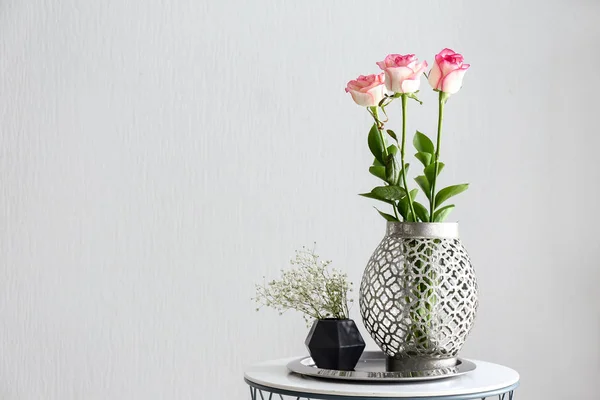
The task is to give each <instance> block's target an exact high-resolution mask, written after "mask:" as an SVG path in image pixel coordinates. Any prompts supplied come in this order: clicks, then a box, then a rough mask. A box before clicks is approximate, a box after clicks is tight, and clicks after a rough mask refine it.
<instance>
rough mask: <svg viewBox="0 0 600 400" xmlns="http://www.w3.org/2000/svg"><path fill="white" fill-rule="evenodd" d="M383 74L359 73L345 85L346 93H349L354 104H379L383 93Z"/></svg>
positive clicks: (365, 105) (367, 105)
mask: <svg viewBox="0 0 600 400" xmlns="http://www.w3.org/2000/svg"><path fill="white" fill-rule="evenodd" d="M384 89H385V86H384V83H383V74H379V75H375V74H373V75H367V76H364V75H361V76H359V77H358V78H356V79H355V80H353V81H350V82H348V85H346V93H350V95H351V96H352V99H353V100H354V102H355V103H356V104H358V105H359V106H363V107H374V106H377V105H379V102H380V101H381V100H383V97H384V94H385V90H384Z"/></svg>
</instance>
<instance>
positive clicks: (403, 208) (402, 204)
mask: <svg viewBox="0 0 600 400" xmlns="http://www.w3.org/2000/svg"><path fill="white" fill-rule="evenodd" d="M409 193H410V198H411V200H413V201H414V200H415V197H417V193H419V189H413V190H411V191H410V192H409ZM398 210H399V211H400V213H401V214H402V216H403V217H404V219H405V220H407V221H409V222H410V221H414V218H412V215H411V211H410V206H409V204H408V196H404V197H402V198H401V199H400V201H399V202H398ZM415 212H416V211H415Z"/></svg>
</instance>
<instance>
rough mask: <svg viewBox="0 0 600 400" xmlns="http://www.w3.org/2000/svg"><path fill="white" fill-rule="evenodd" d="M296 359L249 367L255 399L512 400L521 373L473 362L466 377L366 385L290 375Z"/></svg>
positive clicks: (250, 382)
mask: <svg viewBox="0 0 600 400" xmlns="http://www.w3.org/2000/svg"><path fill="white" fill-rule="evenodd" d="M295 359H296V358H286V359H280V360H273V361H267V362H263V363H260V364H255V365H252V366H251V367H249V368H248V369H247V370H246V372H245V374H244V380H245V381H246V383H247V384H248V385H249V386H250V396H251V399H252V400H273V397H274V395H276V396H277V397H276V399H278V398H280V399H281V400H284V398H283V396H292V397H295V398H297V399H300V398H306V399H324V400H363V399H377V400H409V399H413V400H426V399H432V400H433V399H435V400H467V399H488V400H489V399H491V398H493V397H494V396H497V398H498V399H500V400H512V399H513V396H514V390H515V389H516V388H517V386H518V385H519V374H518V373H517V372H516V371H515V370H512V369H510V368H508V367H504V366H502V365H498V364H492V363H489V362H485V361H475V360H471V361H473V362H474V363H475V364H477V368H476V369H475V370H474V371H472V372H469V373H467V374H465V375H460V376H456V377H451V378H445V379H438V380H432V381H426V382H410V383H409V382H407V383H394V384H386V383H364V382H360V383H358V382H344V381H335V380H326V379H316V378H311V377H306V376H303V375H298V374H295V373H292V372H289V371H288V369H287V367H286V365H287V364H288V363H289V362H290V361H293V360H295Z"/></svg>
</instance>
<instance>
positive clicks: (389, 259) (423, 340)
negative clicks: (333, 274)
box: [359, 222, 478, 371]
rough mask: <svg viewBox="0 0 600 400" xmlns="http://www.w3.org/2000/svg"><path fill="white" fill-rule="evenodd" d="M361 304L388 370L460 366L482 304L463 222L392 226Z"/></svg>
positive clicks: (366, 279) (372, 263)
mask: <svg viewBox="0 0 600 400" xmlns="http://www.w3.org/2000/svg"><path fill="white" fill-rule="evenodd" d="M359 302H360V313H361V315H362V318H363V322H364V324H365V327H366V328H367V331H368V332H369V334H370V335H371V337H372V338H373V339H374V340H375V342H376V343H377V345H378V346H379V347H380V348H381V349H382V350H383V351H384V352H385V353H386V354H387V356H388V370H393V371H398V370H411V371H417V370H419V371H420V370H426V369H433V368H452V367H453V366H455V365H456V362H457V354H458V352H459V351H460V349H461V348H462V346H463V344H464V342H465V340H466V338H467V336H468V334H469V332H470V331H471V328H472V327H473V322H474V320H475V313H476V311H477V305H478V300H477V280H476V278H475V271H474V270H473V267H472V265H471V261H470V260H469V256H468V255H467V251H466V250H465V248H464V247H463V245H462V242H461V241H460V239H459V236H458V224H456V223H410V222H408V223H406V222H388V223H387V233H386V235H385V237H384V238H383V240H382V241H381V243H380V244H379V246H378V247H377V249H375V252H374V253H373V255H372V256H371V259H370V260H369V263H368V264H367V267H366V269H365V272H364V275H363V278H362V282H361V286H360V299H359Z"/></svg>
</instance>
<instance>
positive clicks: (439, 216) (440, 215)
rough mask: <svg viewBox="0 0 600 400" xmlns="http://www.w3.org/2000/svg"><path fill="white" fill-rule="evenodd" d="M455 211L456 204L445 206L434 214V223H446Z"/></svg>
mask: <svg viewBox="0 0 600 400" xmlns="http://www.w3.org/2000/svg"><path fill="white" fill-rule="evenodd" d="M453 209H454V204H450V205H449V206H445V207H442V208H440V209H439V210H437V211H436V212H434V213H433V222H444V220H445V219H446V217H448V214H450V211H452V210H453Z"/></svg>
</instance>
